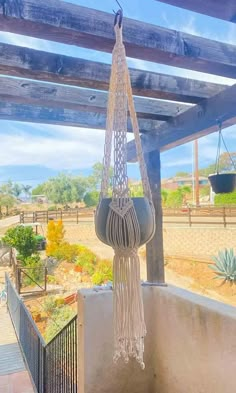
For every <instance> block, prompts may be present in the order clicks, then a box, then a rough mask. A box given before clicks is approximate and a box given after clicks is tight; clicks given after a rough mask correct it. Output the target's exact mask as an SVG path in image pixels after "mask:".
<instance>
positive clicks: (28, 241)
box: [2, 225, 37, 261]
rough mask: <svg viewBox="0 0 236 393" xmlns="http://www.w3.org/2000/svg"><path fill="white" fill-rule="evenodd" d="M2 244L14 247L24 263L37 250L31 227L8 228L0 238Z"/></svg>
mask: <svg viewBox="0 0 236 393" xmlns="http://www.w3.org/2000/svg"><path fill="white" fill-rule="evenodd" d="M2 241H3V243H4V244H6V245H8V246H10V247H14V248H15V249H16V250H17V251H18V253H19V255H20V258H21V259H22V260H23V261H24V260H26V259H27V258H28V257H30V256H31V255H32V254H33V253H35V252H36V250H37V240H36V238H35V235H34V232H33V228H32V227H24V226H23V225H17V226H16V227H15V228H9V229H8V230H7V232H6V233H5V236H4V237H3V238H2Z"/></svg>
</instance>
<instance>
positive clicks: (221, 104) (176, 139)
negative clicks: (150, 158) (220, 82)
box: [128, 85, 236, 161]
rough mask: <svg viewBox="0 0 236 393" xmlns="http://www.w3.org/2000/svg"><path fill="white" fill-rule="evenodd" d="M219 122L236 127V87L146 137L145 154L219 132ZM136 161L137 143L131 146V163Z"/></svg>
mask: <svg viewBox="0 0 236 393" xmlns="http://www.w3.org/2000/svg"><path fill="white" fill-rule="evenodd" d="M217 120H220V121H221V122H222V127H223V128H226V127H229V126H232V125H234V124H236V85H233V86H231V87H228V88H227V89H225V90H224V91H222V92H220V93H219V94H217V95H216V96H214V97H211V98H209V99H208V100H205V101H204V102H203V103H202V104H201V105H195V106H193V107H192V108H190V109H188V110H187V111H186V112H184V113H182V114H180V115H178V116H176V117H175V118H174V119H173V120H171V121H168V122H165V123H163V124H162V125H161V126H160V128H159V129H158V131H153V132H152V133H149V134H148V136H145V135H143V136H142V137H141V138H142V146H143V151H144V153H149V152H151V151H153V150H155V149H160V150H161V151H164V150H167V149H171V148H173V147H176V146H178V145H181V144H183V143H187V142H190V141H192V140H194V139H196V138H200V137H202V136H205V135H207V134H210V133H212V132H215V131H217V129H218V125H217ZM135 159H136V148H135V143H134V141H131V142H129V143H128V160H129V161H134V160H135Z"/></svg>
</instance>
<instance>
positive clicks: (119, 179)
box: [98, 24, 154, 368]
mask: <svg viewBox="0 0 236 393" xmlns="http://www.w3.org/2000/svg"><path fill="white" fill-rule="evenodd" d="M115 34H116V43H115V46H114V49H113V52H112V68H111V77H110V86H109V98H108V109H107V124H106V135H105V148H104V160H103V176H102V185H101V194H100V201H101V200H102V199H103V198H107V197H108V188H109V168H110V164H111V153H112V142H113V139H114V175H113V184H112V186H113V187H112V200H111V203H110V205H109V213H108V218H107V222H106V238H107V243H108V244H109V245H110V246H111V247H112V248H113V249H114V253H115V256H114V260H113V273H114V274H113V291H114V292H113V304H114V346H115V353H114V360H115V361H117V360H118V359H119V358H120V357H123V358H124V360H125V362H128V360H129V358H130V357H132V358H135V359H136V360H137V361H138V362H139V363H140V365H141V367H142V368H144V362H143V353H144V337H145V335H146V326H145V321H144V310H143V300H142V293H141V285H140V261H139V257H138V247H139V246H140V242H141V232H140V224H139V221H138V218H137V214H136V211H135V208H134V203H133V200H132V198H131V197H130V193H129V188H128V176H127V150H126V144H127V122H128V111H129V114H130V119H131V123H132V128H133V132H134V138H135V143H136V150H137V157H138V161H139V167H140V173H141V179H142V184H143V190H144V196H145V197H146V198H147V199H148V201H149V202H150V205H151V207H152V209H153V205H152V196H151V191H150V186H149V181H148V176H147V170H146V166H145V162H144V157H143V153H142V148H141V140H140V135H139V126H138V121H137V116H136V112H135V107H134V102H133V96H132V88H131V82H130V76H129V72H128V67H127V63H126V54H125V47H124V45H123V41H122V27H119V26H118V24H117V25H116V26H115ZM98 209H99V206H98ZM152 211H153V210H152ZM153 215H154V213H153Z"/></svg>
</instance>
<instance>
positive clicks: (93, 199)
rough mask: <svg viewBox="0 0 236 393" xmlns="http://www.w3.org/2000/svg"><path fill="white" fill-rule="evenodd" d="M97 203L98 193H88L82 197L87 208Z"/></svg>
mask: <svg viewBox="0 0 236 393" xmlns="http://www.w3.org/2000/svg"><path fill="white" fill-rule="evenodd" d="M98 201H99V192H98V191H90V192H87V193H86V194H85V196H84V203H85V205H86V206H87V207H92V206H96V205H97V204H98Z"/></svg>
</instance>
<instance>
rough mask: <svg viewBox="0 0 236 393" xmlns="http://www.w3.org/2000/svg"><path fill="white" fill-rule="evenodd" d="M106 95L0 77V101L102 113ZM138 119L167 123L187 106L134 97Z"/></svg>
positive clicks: (70, 87) (188, 106) (99, 92)
mask: <svg viewBox="0 0 236 393" xmlns="http://www.w3.org/2000/svg"><path fill="white" fill-rule="evenodd" d="M107 98H108V93H107V92H104V91H98V90H93V89H83V88H76V87H72V86H64V85H58V84H52V83H43V82H34V81H30V80H27V79H16V78H8V77H0V101H1V102H8V103H9V102H10V103H18V104H25V105H36V106H41V107H43V106H46V107H51V108H53V107H54V108H64V109H72V110H77V111H88V112H96V113H106V111H107ZM134 102H135V108H136V112H137V116H138V117H139V118H145V119H153V120H161V121H167V120H170V118H172V117H173V116H176V115H177V114H178V113H181V112H184V111H185V110H187V109H189V108H190V107H191V105H187V104H179V103H174V102H168V101H162V100H154V99H147V98H141V97H134Z"/></svg>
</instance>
